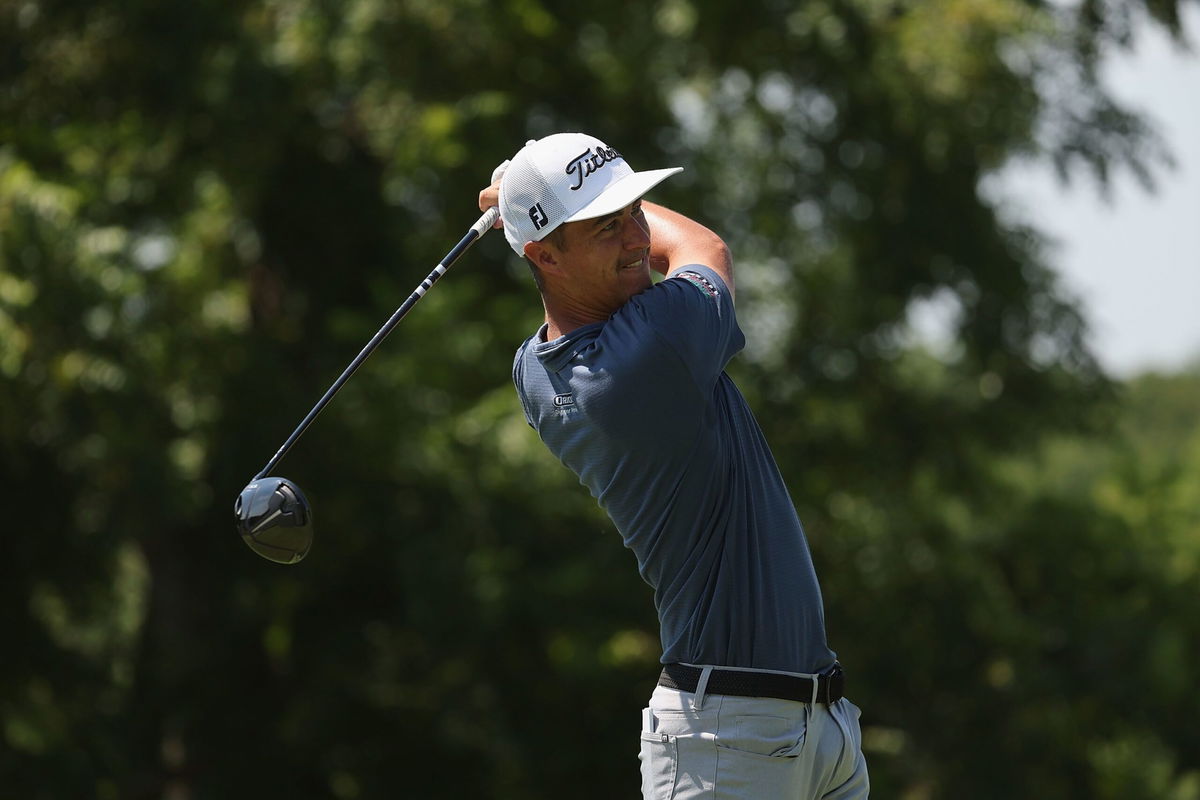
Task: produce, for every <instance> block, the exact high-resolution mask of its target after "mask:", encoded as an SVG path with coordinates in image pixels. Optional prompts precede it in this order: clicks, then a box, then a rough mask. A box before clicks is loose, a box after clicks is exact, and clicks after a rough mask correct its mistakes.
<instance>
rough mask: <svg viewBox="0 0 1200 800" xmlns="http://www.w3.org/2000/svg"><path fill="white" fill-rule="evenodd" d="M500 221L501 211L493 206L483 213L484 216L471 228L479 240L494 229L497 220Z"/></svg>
mask: <svg viewBox="0 0 1200 800" xmlns="http://www.w3.org/2000/svg"><path fill="white" fill-rule="evenodd" d="M498 219H500V209H499V208H498V207H496V206H492V207H491V208H489V209H488V210H487V211H485V212H483V216H482V217H480V218H479V219H478V220H477V221H476V222H475V224H474V225H472V226H471V230H473V231H475V236H476V237H477V238H478V237H480V236H483V235H484V234H485V233H487V232H488V231H490V230H491V229H492V226H493V225H495V224H496V220H498Z"/></svg>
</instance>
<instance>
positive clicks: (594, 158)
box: [566, 147, 621, 192]
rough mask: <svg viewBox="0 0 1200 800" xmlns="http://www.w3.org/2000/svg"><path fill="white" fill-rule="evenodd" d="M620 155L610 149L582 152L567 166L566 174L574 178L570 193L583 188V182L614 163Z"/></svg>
mask: <svg viewBox="0 0 1200 800" xmlns="http://www.w3.org/2000/svg"><path fill="white" fill-rule="evenodd" d="M620 157H621V154H620V153H618V152H617V151H616V150H613V149H612V148H611V147H597V148H596V150H595V152H593V151H591V150H584V151H583V152H582V153H580V154H579V155H577V156H575V157H574V158H573V159H571V160H570V162H568V164H567V169H566V173H567V174H568V175H574V176H575V185H574V186H572V187H571V191H572V192H573V191H575V190H577V189H578V188H579V187H580V186H583V180H584V178H586V177H587V176H589V175H591V174H592V173H593V172H595V171H596V170H598V169H600V168H601V167H603V166H604V165H605V164H607V163H608V162H610V161H616V160H617V159H618V158H620Z"/></svg>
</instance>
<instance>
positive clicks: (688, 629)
mask: <svg viewBox="0 0 1200 800" xmlns="http://www.w3.org/2000/svg"><path fill="white" fill-rule="evenodd" d="M544 336H545V328H544V327H543V328H542V330H540V331H539V332H538V333H537V335H535V336H533V337H530V339H528V340H527V341H526V342H525V343H524V344H522V345H521V347H520V349H519V350H518V351H517V355H516V359H515V361H514V363H513V381H514V383H515V384H516V387H517V393H518V394H519V396H520V399H521V405H522V406H523V407H524V409H525V416H526V419H527V420H528V422H529V424H530V425H531V426H532V427H533V428H534V429H535V430H537V432H538V435H539V436H540V437H541V438H542V441H543V442H545V444H546V446H547V447H548V448H549V449H550V451H551V452H552V453H553V454H554V455H555V456H556V457H557V458H558V459H559V460H560V461H561V462H562V463H563V464H565V465H566V466H567V467H569V468H570V469H571V470H572V471H573V472H574V473H575V474H576V475H577V476H578V477H579V481H580V483H582V484H583V485H584V486H586V487H587V488H588V489H589V490H590V491H591V493H592V496H593V497H595V498H596V500H597V501H598V502H599V503H600V506H601V507H602V508H603V509H604V510H605V512H607V513H608V516H609V517H610V518H611V519H612V521H613V523H614V524H615V525H616V527H617V530H618V531H620V534H621V536H622V538H623V539H624V542H625V546H626V547H628V548H629V549H630V550H632V551H633V554H634V555H635V556H636V557H637V563H638V569H639V571H640V573H641V575H642V577H643V578H644V579H645V580H646V582H647V583H649V584H650V585H651V586H652V587H654V601H655V606H656V607H657V609H658V617H659V623H660V633H661V638H662V649H663V655H662V661H663V663H672V662H684V663H691V664H714V665H719V666H731V667H750V668H757V669H771V670H784V671H788V672H806V673H815V672H820V671H822V670H824V669H825V668H826V667H828V666H829V665H831V664H832V663H833V660H834V654H833V653H832V652H831V651H830V650H829V647H828V646H827V645H826V641H825V619H824V611H823V608H822V602H821V590H820V587H819V586H818V583H817V576H816V573H815V571H814V570H813V564H812V558H811V556H810V554H809V550H808V543H807V542H806V541H805V538H804V530H803V528H802V527H801V524H800V520H799V518H798V517H797V516H796V511H795V508H794V506H793V504H792V501H791V498H790V497H789V495H788V491H787V488H786V486H785V485H784V482H783V478H782V477H781V476H780V474H779V468H778V467H777V466H776V464H775V459H774V457H773V456H772V455H771V452H770V450H769V449H768V447H767V443H766V441H765V440H764V438H763V435H762V431H761V430H760V428H759V426H758V423H757V422H756V421H755V420H754V417H753V415H752V414H751V412H750V408H749V407H748V406H747V404H746V401H745V399H744V398H743V397H742V395H741V393H740V392H739V391H738V390H737V387H736V386H734V384H733V381H732V380H730V378H729V376H728V375H726V374H725V372H724V369H725V365H726V364H727V363H728V362H729V360H730V359H731V358H732V357H733V355H734V354H735V353H737V352H738V351H739V350H741V349H742V347H743V346H744V345H745V337H744V336H743V335H742V332H741V329H740V328H739V327H738V324H737V319H736V316H735V315H734V309H733V299H732V297H731V296H730V293H729V290H728V288H727V287H726V286H725V284H724V282H723V281H722V280H721V278H720V276H719V275H717V273H716V272H714V271H713V270H711V269H709V268H708V267H705V266H699V265H695V266H689V267H686V268H684V269H682V270H679V271H677V272H675V273H673V274H672V276H671V277H669V278H667V279H666V280H663V281H661V282H660V283H658V284H657V285H655V286H653V287H652V288H650V289H647V290H646V291H644V292H642V293H641V294H638V295H636V296H635V297H633V298H632V299H630V300H629V302H628V303H626V304H625V305H624V306H622V307H621V308H620V309H619V310H618V311H617V312H616V313H615V314H613V315H612V316H611V317H610V318H609V319H608V320H607V321H605V322H597V323H593V324H590V325H585V326H584V327H582V328H578V329H576V330H574V331H571V332H570V333H568V334H566V335H564V336H561V337H559V338H557V339H555V340H554V341H551V342H545V341H542V339H543V337H544Z"/></svg>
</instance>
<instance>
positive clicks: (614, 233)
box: [542, 200, 652, 319]
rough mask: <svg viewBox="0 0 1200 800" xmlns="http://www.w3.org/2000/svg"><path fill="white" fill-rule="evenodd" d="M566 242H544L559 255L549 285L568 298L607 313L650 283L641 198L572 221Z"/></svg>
mask: <svg viewBox="0 0 1200 800" xmlns="http://www.w3.org/2000/svg"><path fill="white" fill-rule="evenodd" d="M562 231H563V235H562V239H561V241H562V246H561V247H558V246H556V245H555V244H554V243H553V242H552V241H545V242H543V243H542V245H543V247H544V248H545V250H546V251H547V252H548V254H549V255H550V257H551V258H553V259H554V261H555V267H557V268H556V269H554V275H555V277H556V278H557V280H553V281H551V282H550V284H549V285H551V286H552V287H553V290H554V291H555V292H556V293H559V294H560V295H561V298H560V299H562V300H564V301H566V302H569V303H570V304H571V305H572V306H575V307H577V308H580V309H581V310H586V311H587V312H589V313H591V314H592V315H593V316H595V317H596V318H597V319H604V318H606V317H607V316H608V315H609V314H611V313H612V312H614V311H616V310H617V309H618V308H620V307H621V306H623V305H624V304H625V303H626V302H627V301H628V300H629V298H631V297H633V296H634V295H635V294H637V293H638V292H641V291H643V290H645V289H648V288H650V286H651V284H652V281H651V280H650V225H649V223H648V222H647V221H646V215H645V213H644V212H643V211H642V203H641V201H640V200H639V201H637V202H634V203H633V204H632V205H628V206H626V207H625V208H623V209H621V210H620V211H617V212H615V213H613V214H608V215H606V216H603V217H597V218H596V219H587V220H581V221H579V222H568V223H567V224H565V225H563V227H562Z"/></svg>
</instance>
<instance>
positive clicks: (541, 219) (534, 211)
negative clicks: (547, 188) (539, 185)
mask: <svg viewBox="0 0 1200 800" xmlns="http://www.w3.org/2000/svg"><path fill="white" fill-rule="evenodd" d="M529 218H530V219H531V220H533V227H534V230H539V231H540V230H541V229H542V228H544V227H545V226H546V223H547V222H549V221H550V218H549V217H548V216H546V212H545V211H543V210H542V204H541V203H538V204H537V205H535V206H534V207H533V208H531V209H529Z"/></svg>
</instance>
